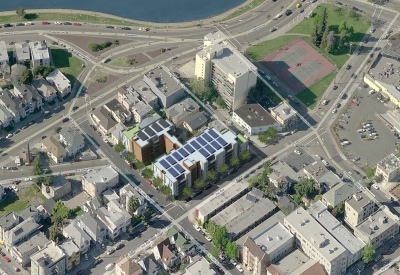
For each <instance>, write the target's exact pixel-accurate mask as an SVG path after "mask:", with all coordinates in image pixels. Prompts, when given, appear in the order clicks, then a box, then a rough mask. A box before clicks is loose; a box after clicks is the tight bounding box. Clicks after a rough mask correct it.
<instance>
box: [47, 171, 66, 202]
mask: <svg viewBox="0 0 400 275" xmlns="http://www.w3.org/2000/svg"><path fill="white" fill-rule="evenodd" d="M70 192H71V182H70V181H69V180H68V179H67V178H65V177H64V176H55V177H53V182H52V184H51V185H49V186H46V185H44V184H42V194H43V195H44V196H45V197H46V198H48V199H50V198H52V199H53V200H55V201H58V200H59V199H61V198H62V197H64V196H65V195H68V194H69V193H70Z"/></svg>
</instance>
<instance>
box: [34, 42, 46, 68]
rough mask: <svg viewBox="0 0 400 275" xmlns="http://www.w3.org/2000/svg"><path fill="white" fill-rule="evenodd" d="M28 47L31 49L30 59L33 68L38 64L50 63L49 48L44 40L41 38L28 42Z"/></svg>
mask: <svg viewBox="0 0 400 275" xmlns="http://www.w3.org/2000/svg"><path fill="white" fill-rule="evenodd" d="M29 47H30V50H31V60H32V67H33V68H35V67H36V66H38V65H42V66H50V65H51V55H50V49H49V48H48V47H47V44H46V41H44V40H41V41H32V42H29Z"/></svg>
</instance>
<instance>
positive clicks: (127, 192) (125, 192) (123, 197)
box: [119, 184, 147, 215]
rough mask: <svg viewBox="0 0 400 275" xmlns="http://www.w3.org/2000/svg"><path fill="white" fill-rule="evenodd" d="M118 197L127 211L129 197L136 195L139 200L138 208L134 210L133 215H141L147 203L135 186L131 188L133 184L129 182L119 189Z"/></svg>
mask: <svg viewBox="0 0 400 275" xmlns="http://www.w3.org/2000/svg"><path fill="white" fill-rule="evenodd" d="M119 197H120V203H121V206H122V207H124V208H125V209H126V210H127V211H129V209H128V203H129V200H130V198H132V197H136V198H137V199H138V201H139V205H138V208H137V210H136V211H135V213H133V214H135V215H141V214H142V213H143V211H144V210H145V209H146V207H147V203H146V201H145V199H144V197H143V196H142V195H141V194H139V192H138V191H136V190H135V188H133V186H132V185H130V184H127V185H125V186H124V187H122V188H121V189H120V190H119Z"/></svg>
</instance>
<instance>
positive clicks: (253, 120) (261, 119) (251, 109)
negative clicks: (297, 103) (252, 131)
mask: <svg viewBox="0 0 400 275" xmlns="http://www.w3.org/2000/svg"><path fill="white" fill-rule="evenodd" d="M234 112H235V114H236V115H237V116H238V117H240V118H241V119H242V120H243V121H244V122H245V123H246V124H247V125H249V126H250V127H263V126H269V125H275V124H279V123H278V121H276V120H275V118H273V117H272V116H271V114H270V113H268V112H267V110H265V109H264V108H263V107H262V106H261V105H260V104H258V103H257V104H243V105H242V106H240V107H239V108H238V109H236V110H235V111H234Z"/></svg>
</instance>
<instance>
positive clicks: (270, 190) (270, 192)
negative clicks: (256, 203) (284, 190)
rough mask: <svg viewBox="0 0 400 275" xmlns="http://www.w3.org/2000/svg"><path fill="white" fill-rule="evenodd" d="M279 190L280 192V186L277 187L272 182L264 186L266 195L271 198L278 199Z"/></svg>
mask: <svg viewBox="0 0 400 275" xmlns="http://www.w3.org/2000/svg"><path fill="white" fill-rule="evenodd" d="M277 192H278V188H276V186H275V185H274V184H272V183H268V184H267V185H265V187H264V195H265V196H266V197H267V198H269V199H271V200H275V199H276V193H277Z"/></svg>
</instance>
